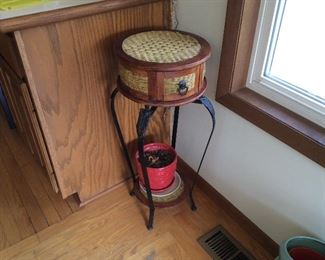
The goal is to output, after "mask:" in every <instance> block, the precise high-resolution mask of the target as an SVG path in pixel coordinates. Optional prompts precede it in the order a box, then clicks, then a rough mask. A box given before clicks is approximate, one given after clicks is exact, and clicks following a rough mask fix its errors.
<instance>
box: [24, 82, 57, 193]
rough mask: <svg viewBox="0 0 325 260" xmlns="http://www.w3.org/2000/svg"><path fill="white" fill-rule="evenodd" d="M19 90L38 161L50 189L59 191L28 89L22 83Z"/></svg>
mask: <svg viewBox="0 0 325 260" xmlns="http://www.w3.org/2000/svg"><path fill="white" fill-rule="evenodd" d="M20 89H21V93H22V102H23V106H24V107H25V109H26V111H27V113H26V114H27V119H28V121H29V122H30V125H31V127H32V129H33V134H34V136H35V142H36V146H37V148H38V150H39V154H40V161H41V163H42V164H43V165H44V167H45V169H46V171H47V173H48V176H49V178H50V182H51V184H52V187H53V189H54V191H55V192H58V191H59V188H58V185H57V182H56V179H55V175H54V171H53V167H52V164H51V161H50V157H49V154H48V152H47V148H46V144H45V142H44V138H43V134H42V131H41V128H40V125H39V122H38V119H37V115H36V112H35V109H34V106H33V103H32V99H31V96H30V94H29V90H28V87H27V85H26V84H25V83H22V84H21V85H20Z"/></svg>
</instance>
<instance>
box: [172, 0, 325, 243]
mask: <svg viewBox="0 0 325 260" xmlns="http://www.w3.org/2000/svg"><path fill="white" fill-rule="evenodd" d="M226 5H227V2H226V0H178V4H177V16H178V21H179V26H178V29H180V30H184V31H190V32H194V33H196V34H199V35H201V36H203V37H205V38H206V39H207V40H208V41H209V42H210V44H211V45H212V49H213V53H212V58H211V59H210V60H209V62H208V69H207V77H208V84H209V87H208V93H207V95H208V96H209V97H210V99H211V100H214V95H215V89H216V82H217V72H218V64H219V58H220V51H221V46H222V37H223V29H224V22H225V14H226ZM213 103H214V105H215V109H216V117H217V128H216V131H215V134H214V137H213V140H212V143H211V146H210V148H209V150H208V154H207V157H206V160H205V162H204V163H203V166H202V171H201V175H202V176H203V178H204V179H205V180H207V181H208V182H209V183H210V184H211V185H212V186H213V187H214V188H215V189H216V190H218V191H219V192H221V193H222V194H223V195H224V196H225V197H226V198H227V199H228V200H230V201H231V202H232V203H233V204H234V205H235V206H236V207H237V208H238V209H240V210H241V211H242V212H243V213H244V214H245V215H246V216H247V217H249V218H250V219H251V220H252V221H253V222H254V223H256V224H257V225H258V226H259V227H260V228H261V229H262V230H263V231H264V232H265V233H267V234H268V235H269V236H270V237H271V238H273V239H274V240H275V241H276V242H278V243H280V242H281V241H282V240H285V239H287V238H288V237H290V236H293V235H306V234H307V235H314V236H316V237H319V238H322V239H324V240H325V170H324V168H323V167H321V166H319V165H318V164H316V163H314V162H312V161H311V160H309V159H308V158H306V157H304V156H303V155H301V154H299V153H298V152H296V151H295V150H293V149H291V148H290V147H288V146H287V145H285V144H284V143H282V142H280V141H279V140H277V139H275V138H274V137H272V136H271V135H269V134H267V133H266V132H264V131H262V130H261V129H259V128H257V127H256V126H254V125H253V124H251V123H249V122H248V121H246V120H245V119H243V118H241V117H239V116H238V115H236V114H234V113H233V112H231V111H230V110H228V109H226V108H225V107H223V106H222V105H220V104H218V103H216V102H214V101H213ZM209 127H210V118H209V115H208V114H207V113H205V112H204V110H203V109H201V108H200V107H198V105H193V104H191V105H187V106H185V107H183V108H181V111H180V128H179V135H178V140H177V142H178V143H177V150H178V152H179V154H180V156H181V157H182V158H183V159H184V160H185V161H186V162H188V163H189V164H190V165H191V166H192V167H193V168H194V167H197V165H198V163H199V159H200V156H201V153H202V151H203V144H204V143H205V141H206V138H207V136H208V129H209ZM203 133H204V134H203ZM201 134H203V135H202V136H201Z"/></svg>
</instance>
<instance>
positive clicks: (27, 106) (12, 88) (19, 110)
mask: <svg viewBox="0 0 325 260" xmlns="http://www.w3.org/2000/svg"><path fill="white" fill-rule="evenodd" d="M0 62H1V63H0V82H1V85H2V87H3V91H4V93H5V96H6V98H7V100H8V105H9V107H10V110H11V112H12V114H13V117H14V120H15V123H16V126H17V129H18V131H19V132H20V134H21V135H22V137H23V139H24V141H25V142H26V143H27V145H28V146H29V148H30V150H31V152H32V153H33V154H34V156H35V157H36V159H37V160H38V161H39V162H40V164H41V165H42V166H43V167H44V168H45V169H46V171H47V173H48V176H49V179H50V182H51V184H52V186H53V189H54V191H55V192H58V191H59V189H58V185H57V182H56V179H55V176H54V171H53V167H52V164H51V161H50V158H49V155H48V152H47V148H46V145H45V141H44V138H43V135H42V131H41V128H40V125H39V122H38V119H37V116H36V113H35V109H34V107H33V103H32V100H31V97H30V95H29V91H28V87H27V85H26V84H25V83H24V82H23V81H22V80H21V79H19V78H18V77H17V76H16V75H15V74H14V73H13V72H12V71H11V70H10V68H8V66H7V65H6V63H4V62H3V61H1V60H0Z"/></svg>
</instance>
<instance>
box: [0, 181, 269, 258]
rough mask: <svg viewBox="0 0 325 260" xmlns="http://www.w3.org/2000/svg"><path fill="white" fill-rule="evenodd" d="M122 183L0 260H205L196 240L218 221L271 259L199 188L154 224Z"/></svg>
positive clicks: (1, 255)
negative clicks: (192, 204) (192, 200)
mask: <svg viewBox="0 0 325 260" xmlns="http://www.w3.org/2000/svg"><path fill="white" fill-rule="evenodd" d="M127 191H128V188H127V185H125V184H123V185H121V186H120V187H119V188H117V189H115V190H114V191H112V192H111V193H110V194H107V195H105V196H103V197H101V198H99V199H98V200H96V201H94V202H93V203H91V204H88V205H86V206H85V208H83V209H81V210H79V211H78V212H76V213H74V214H72V215H70V216H69V217H68V218H66V219H65V220H63V221H61V222H60V223H58V224H56V225H53V226H51V227H49V228H47V229H45V230H43V231H41V232H39V233H38V234H35V235H33V236H31V237H30V238H27V239H25V240H23V241H21V242H20V243H17V244H15V245H14V246H12V247H10V248H7V249H6V250H3V251H1V252H0V259H8V260H9V259H24V260H28V259H49V260H50V259H67V260H70V259H135V260H138V259H193V260H198V259H200V260H201V259H202V260H203V259H211V257H210V256H209V255H208V254H207V253H206V252H205V251H204V250H203V249H202V247H201V246H200V245H199V243H198V242H197V239H198V238H199V237H200V236H202V235H203V234H205V233H206V232H208V231H210V230H211V229H213V228H214V227H215V226H217V225H222V226H223V227H224V228H225V229H226V230H227V231H228V232H229V233H231V234H232V236H233V237H235V238H236V239H237V240H238V241H239V242H240V243H241V244H242V245H243V246H244V247H245V248H246V249H247V250H248V251H249V252H250V253H251V254H252V255H253V256H254V257H256V259H258V260H271V259H274V257H273V256H272V255H270V254H269V253H268V252H267V251H266V250H265V249H264V248H263V246H261V245H260V244H259V243H258V241H257V239H256V238H254V236H252V235H251V234H250V233H248V232H247V231H245V229H244V228H243V227H242V226H241V225H240V223H237V222H236V221H235V220H234V219H233V218H232V217H231V216H229V215H228V213H227V211H225V210H224V209H223V208H222V207H220V206H218V205H217V203H215V202H214V201H213V200H212V199H210V198H209V197H208V196H207V195H206V194H205V193H204V192H203V191H202V190H200V189H196V190H195V192H194V196H195V198H196V201H197V206H198V210H197V211H195V212H193V211H191V209H190V207H189V204H188V201H184V202H182V203H181V204H179V205H177V206H175V207H173V208H165V209H159V210H157V211H156V217H155V227H154V229H153V230H151V231H148V230H147V229H146V227H145V225H144V222H145V216H144V214H145V212H147V210H146V207H145V206H144V205H142V204H141V202H139V201H138V200H137V199H135V198H134V197H130V196H129V195H128V192H127Z"/></svg>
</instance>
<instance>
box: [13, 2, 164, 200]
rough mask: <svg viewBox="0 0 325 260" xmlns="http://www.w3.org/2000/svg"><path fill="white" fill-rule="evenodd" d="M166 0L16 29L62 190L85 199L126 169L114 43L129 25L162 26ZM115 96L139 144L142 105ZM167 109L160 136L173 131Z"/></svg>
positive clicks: (154, 132) (157, 124) (157, 122)
mask: <svg viewBox="0 0 325 260" xmlns="http://www.w3.org/2000/svg"><path fill="white" fill-rule="evenodd" d="M164 3H165V1H157V2H150V1H148V3H146V4H143V5H141V6H136V7H132V8H125V9H122V10H114V11H111V12H107V13H102V14H98V15H92V16H88V17H83V18H78V19H71V20H69V21H64V22H57V23H53V24H49V25H42V26H38V27H35V28H30V29H24V30H22V31H19V32H16V33H15V37H16V41H17V43H18V47H19V51H20V53H21V55H22V60H23V64H24V68H25V70H26V72H27V79H28V83H29V86H30V90H31V94H32V97H33V101H34V104H35V107H36V109H37V114H38V116H39V119H40V122H41V126H42V130H43V131H44V135H45V137H46V144H47V145H48V149H49V153H50V157H51V160H52V163H53V167H54V171H55V173H56V177H57V180H58V183H59V186H60V190H61V192H62V195H63V197H64V198H65V197H67V196H69V195H71V194H73V193H76V192H77V193H78V195H79V198H80V200H81V202H85V201H87V200H91V199H92V198H93V197H95V196H97V195H98V194H99V193H101V192H104V191H106V190H107V189H109V188H111V187H113V186H115V185H117V184H118V183H121V182H123V181H124V180H125V179H126V178H127V177H128V175H129V172H128V169H127V166H126V163H125V159H124V157H123V154H122V151H121V147H120V144H119V141H118V137H117V135H116V131H115V128H114V125H113V121H112V118H111V111H110V106H109V105H110V103H109V102H110V101H109V96H110V93H111V92H112V90H113V89H114V87H115V85H116V78H117V74H116V73H117V68H116V59H115V54H114V51H113V43H114V40H115V39H116V37H117V36H118V35H119V34H121V33H123V32H126V31H130V30H143V29H145V28H148V27H150V28H162V27H164V20H165V18H164V14H166V13H165V11H164ZM40 57H41V58H40ZM116 102H117V107H118V115H119V117H120V119H121V124H122V127H123V131H124V135H125V138H126V140H128V142H129V146H130V147H134V146H132V144H134V141H135V139H136V129H135V123H136V120H137V117H138V112H139V108H140V106H139V105H138V104H135V103H134V102H132V101H129V100H127V99H126V98H123V97H121V96H119V97H118V98H117V100H116ZM164 115H165V113H164V111H163V110H159V111H158V112H157V114H156V115H155V117H154V120H153V121H152V124H151V126H150V129H149V133H150V134H151V136H153V137H154V139H155V140H156V141H162V140H165V141H166V142H167V141H168V138H169V120H168V118H169V117H168V116H167V117H165V116H164ZM167 115H168V113H167ZM130 152H131V153H133V152H134V149H133V150H132V149H131V150H130Z"/></svg>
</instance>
